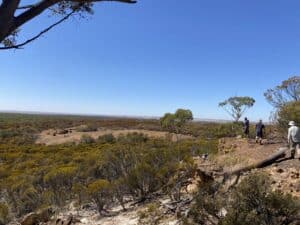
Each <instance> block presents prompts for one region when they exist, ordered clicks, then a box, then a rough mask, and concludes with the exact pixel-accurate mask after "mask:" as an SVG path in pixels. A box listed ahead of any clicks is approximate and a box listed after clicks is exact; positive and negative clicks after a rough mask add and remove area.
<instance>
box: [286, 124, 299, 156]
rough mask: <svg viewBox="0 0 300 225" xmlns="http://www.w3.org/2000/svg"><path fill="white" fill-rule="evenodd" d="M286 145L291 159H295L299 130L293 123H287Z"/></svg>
mask: <svg viewBox="0 0 300 225" xmlns="http://www.w3.org/2000/svg"><path fill="white" fill-rule="evenodd" d="M288 143H289V145H290V150H291V158H292V159H294V158H295V153H296V149H297V150H298V149H299V147H300V128H299V127H297V126H296V123H295V122H294V121H290V122H289V130H288Z"/></svg>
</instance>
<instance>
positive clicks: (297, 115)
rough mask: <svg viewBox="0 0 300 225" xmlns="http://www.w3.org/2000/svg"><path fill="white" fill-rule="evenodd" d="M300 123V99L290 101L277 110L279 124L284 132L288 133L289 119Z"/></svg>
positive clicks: (280, 129)
mask: <svg viewBox="0 0 300 225" xmlns="http://www.w3.org/2000/svg"><path fill="white" fill-rule="evenodd" d="M291 120H292V121H295V122H296V124H297V125H300V101H295V102H289V103H286V104H285V105H284V106H282V107H280V108H279V109H278V112H277V125H278V128H279V131H280V132H281V133H282V134H286V133H287V130H288V123H289V121H291Z"/></svg>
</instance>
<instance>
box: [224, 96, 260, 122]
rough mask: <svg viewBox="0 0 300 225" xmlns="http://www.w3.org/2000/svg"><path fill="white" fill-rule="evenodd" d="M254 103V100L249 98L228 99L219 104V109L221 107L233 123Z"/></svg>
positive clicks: (236, 97)
mask: <svg viewBox="0 0 300 225" xmlns="http://www.w3.org/2000/svg"><path fill="white" fill-rule="evenodd" d="M254 103H255V100H254V99H253V98H251V97H247V96H245V97H239V96H235V97H230V98H228V99H226V100H225V101H223V102H220V103H219V107H222V108H223V109H224V110H225V111H226V112H227V113H228V114H229V115H230V116H231V117H232V118H233V119H234V121H235V122H238V121H239V119H240V118H241V117H242V116H243V114H244V113H245V112H246V110H247V109H249V108H251V107H252V106H253V105H254Z"/></svg>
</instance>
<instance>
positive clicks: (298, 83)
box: [264, 76, 300, 108]
mask: <svg viewBox="0 0 300 225" xmlns="http://www.w3.org/2000/svg"><path fill="white" fill-rule="evenodd" d="M264 96H265V98H266V99H267V101H268V102H269V103H270V104H271V105H273V106H274V107H275V108H280V107H282V106H283V105H284V104H286V103H288V102H292V101H300V76H293V77H290V78H289V79H287V80H284V81H282V83H281V84H280V85H278V86H276V87H275V88H271V89H268V90H267V91H266V92H265V93H264Z"/></svg>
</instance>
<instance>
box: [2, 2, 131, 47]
mask: <svg viewBox="0 0 300 225" xmlns="http://www.w3.org/2000/svg"><path fill="white" fill-rule="evenodd" d="M109 1H114V2H121V3H136V1H134V0H2V3H1V4H0V44H2V45H3V47H0V49H18V48H21V47H23V46H24V45H26V44H28V43H30V42H32V41H34V40H36V39H38V38H39V37H41V36H42V35H43V34H45V33H47V32H48V31H49V30H51V29H52V28H53V27H55V26H57V25H59V24H60V23H62V22H64V21H65V20H67V19H69V18H70V17H71V16H76V15H77V16H79V17H84V16H85V15H86V14H92V13H93V4H94V3H98V2H100V3H102V2H109ZM46 11H48V12H49V13H50V15H51V16H52V15H56V16H60V17H61V18H60V19H59V20H58V21H57V22H55V23H53V24H52V25H50V26H45V28H44V29H43V30H41V31H40V32H39V33H37V34H36V35H33V36H32V37H31V38H29V39H28V40H26V41H24V42H22V43H17V37H18V36H19V31H20V28H21V27H22V26H23V25H25V24H26V23H28V22H29V21H32V19H34V18H36V17H38V16H39V15H41V14H42V13H44V12H46Z"/></svg>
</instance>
